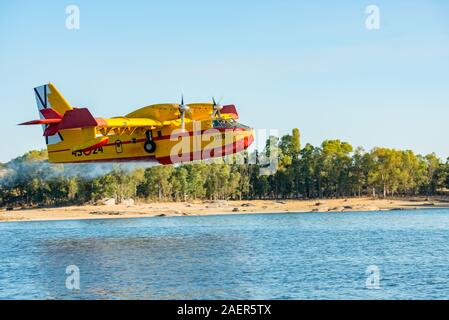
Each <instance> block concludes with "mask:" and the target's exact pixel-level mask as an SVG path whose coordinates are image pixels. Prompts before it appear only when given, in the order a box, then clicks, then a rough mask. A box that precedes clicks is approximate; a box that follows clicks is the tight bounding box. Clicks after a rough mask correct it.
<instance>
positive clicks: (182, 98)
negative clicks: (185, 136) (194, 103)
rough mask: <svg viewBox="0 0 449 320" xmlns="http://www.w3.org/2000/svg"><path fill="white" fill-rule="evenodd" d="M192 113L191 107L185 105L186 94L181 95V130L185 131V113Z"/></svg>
mask: <svg viewBox="0 0 449 320" xmlns="http://www.w3.org/2000/svg"><path fill="white" fill-rule="evenodd" d="M186 112H190V107H189V106H187V105H185V104H184V94H182V95H181V104H180V105H179V113H180V114H181V129H182V130H183V131H184V130H185V113H186Z"/></svg>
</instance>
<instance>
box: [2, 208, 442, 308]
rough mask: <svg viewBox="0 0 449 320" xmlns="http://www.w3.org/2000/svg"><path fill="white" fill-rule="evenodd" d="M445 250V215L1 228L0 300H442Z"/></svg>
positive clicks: (228, 218) (176, 219)
mask: <svg viewBox="0 0 449 320" xmlns="http://www.w3.org/2000/svg"><path fill="white" fill-rule="evenodd" d="M448 249H449V210H447V209H446V210H445V209H433V210H418V211H390V212H361V213H360V212H359V213H349V212H348V213H298V214H292V213H288V214H260V215H221V216H203V217H157V218H142V219H110V220H81V221H52V222H14V223H0V298H1V299H23V298H25V299H410V298H414V299H448V298H449V250H448ZM69 265H75V266H77V267H78V268H79V275H80V277H79V279H80V290H69V289H67V288H66V278H67V277H68V276H69V275H67V274H66V267H67V266H69ZM368 266H375V267H371V268H374V269H373V270H375V268H378V270H379V273H378V275H379V282H378V284H379V287H378V289H372V288H371V289H370V288H367V286H366V280H367V274H366V270H367V267H368ZM375 275H376V274H374V276H375ZM370 279H375V277H374V278H373V275H371V276H370ZM369 283H372V284H376V282H375V280H374V282H369Z"/></svg>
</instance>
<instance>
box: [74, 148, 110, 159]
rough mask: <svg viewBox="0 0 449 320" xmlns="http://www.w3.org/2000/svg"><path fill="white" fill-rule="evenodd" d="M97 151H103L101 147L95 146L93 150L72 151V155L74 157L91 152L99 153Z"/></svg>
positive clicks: (87, 154) (90, 153)
mask: <svg viewBox="0 0 449 320" xmlns="http://www.w3.org/2000/svg"><path fill="white" fill-rule="evenodd" d="M99 153H103V147H100V148H95V149H93V150H87V151H83V150H78V151H73V152H72V155H73V156H75V157H82V156H90V155H92V154H99Z"/></svg>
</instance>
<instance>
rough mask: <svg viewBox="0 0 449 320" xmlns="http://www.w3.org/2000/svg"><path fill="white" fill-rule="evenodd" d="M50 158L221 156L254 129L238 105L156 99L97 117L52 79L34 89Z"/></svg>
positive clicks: (244, 143)
mask: <svg viewBox="0 0 449 320" xmlns="http://www.w3.org/2000/svg"><path fill="white" fill-rule="evenodd" d="M34 93H35V96H36V103H37V106H38V110H39V115H40V120H33V121H29V122H25V123H21V125H42V127H43V130H44V137H45V140H46V143H47V149H48V159H49V162H51V163H79V162H91V161H97V162H106V161H137V160H143V161H158V162H159V163H161V164H171V163H179V162H188V161H194V160H202V159H208V158H214V157H223V156H225V155H230V154H234V153H237V152H240V151H243V150H245V149H247V148H248V147H249V146H250V145H251V144H252V143H253V141H254V131H253V129H251V128H250V127H247V126H245V125H242V124H240V123H238V122H237V119H238V113H237V110H236V108H235V106H234V105H224V106H222V105H220V104H219V103H216V101H215V99H212V100H213V101H212V103H191V104H184V98H182V99H181V103H180V104H155V105H150V106H147V107H143V108H141V109H138V110H136V111H133V112H131V113H129V114H127V115H126V116H122V117H113V118H97V117H94V116H92V114H91V113H90V111H89V110H88V109H87V108H74V107H72V106H71V105H70V104H69V103H68V102H67V101H66V100H65V99H64V97H63V96H62V95H61V93H60V92H59V91H58V90H57V89H56V87H55V86H54V85H53V84H51V83H49V84H46V85H43V86H40V87H37V88H34Z"/></svg>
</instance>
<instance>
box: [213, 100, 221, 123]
mask: <svg viewBox="0 0 449 320" xmlns="http://www.w3.org/2000/svg"><path fill="white" fill-rule="evenodd" d="M220 102H221V99H220V101H218V103H217V102H216V101H215V98H214V97H212V103H213V106H212V114H211V118H212V119H214V118H215V117H216V116H217V115H218V117H219V118H221V112H220V111H221V109H223V106H222V105H221V104H220Z"/></svg>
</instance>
